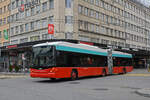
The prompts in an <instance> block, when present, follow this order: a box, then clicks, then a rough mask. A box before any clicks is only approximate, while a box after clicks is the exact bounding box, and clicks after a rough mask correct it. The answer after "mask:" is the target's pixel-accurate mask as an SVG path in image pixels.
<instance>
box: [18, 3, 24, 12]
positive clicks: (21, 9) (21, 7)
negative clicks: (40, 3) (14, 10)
mask: <svg viewBox="0 0 150 100" xmlns="http://www.w3.org/2000/svg"><path fill="white" fill-rule="evenodd" d="M19 11H20V12H23V11H24V4H22V5H21V6H20V8H19Z"/></svg>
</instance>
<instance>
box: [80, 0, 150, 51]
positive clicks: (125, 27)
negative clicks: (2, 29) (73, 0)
mask: <svg viewBox="0 0 150 100" xmlns="http://www.w3.org/2000/svg"><path fill="white" fill-rule="evenodd" d="M149 12H150V9H149V8H146V7H144V6H142V5H140V4H138V3H135V2H132V1H131V0H103V1H102V0H78V13H79V17H78V18H79V19H78V20H79V23H78V26H79V39H81V40H86V41H92V42H98V43H103V44H110V45H116V46H121V47H127V48H139V49H150V48H149V47H150V45H149V42H150V40H149V34H150V29H149V26H150V15H149V14H150V13H149Z"/></svg>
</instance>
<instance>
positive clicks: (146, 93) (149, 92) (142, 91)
mask: <svg viewBox="0 0 150 100" xmlns="http://www.w3.org/2000/svg"><path fill="white" fill-rule="evenodd" d="M136 93H137V94H139V95H142V96H145V97H150V88H149V89H148V88H147V89H140V90H137V91H136Z"/></svg>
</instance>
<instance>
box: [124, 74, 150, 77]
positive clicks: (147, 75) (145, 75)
mask: <svg viewBox="0 0 150 100" xmlns="http://www.w3.org/2000/svg"><path fill="white" fill-rule="evenodd" d="M125 76H144V77H149V76H150V74H126V75H125Z"/></svg>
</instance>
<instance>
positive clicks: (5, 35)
mask: <svg viewBox="0 0 150 100" xmlns="http://www.w3.org/2000/svg"><path fill="white" fill-rule="evenodd" d="M3 33H4V39H5V40H8V32H7V30H4V31H3Z"/></svg>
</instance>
